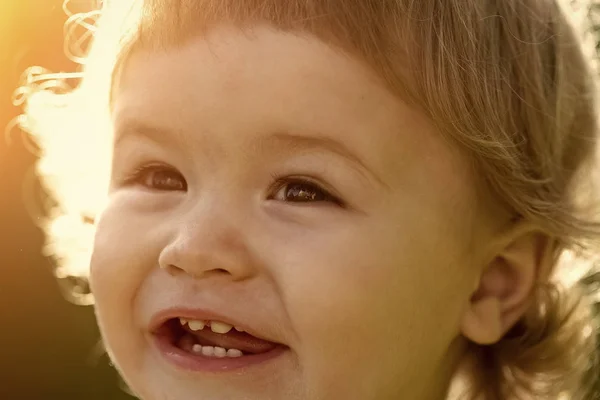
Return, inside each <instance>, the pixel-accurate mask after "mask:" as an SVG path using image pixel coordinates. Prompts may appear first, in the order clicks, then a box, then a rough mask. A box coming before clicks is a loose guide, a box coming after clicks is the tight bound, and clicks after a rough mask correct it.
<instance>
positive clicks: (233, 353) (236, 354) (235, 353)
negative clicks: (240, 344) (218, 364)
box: [227, 349, 244, 358]
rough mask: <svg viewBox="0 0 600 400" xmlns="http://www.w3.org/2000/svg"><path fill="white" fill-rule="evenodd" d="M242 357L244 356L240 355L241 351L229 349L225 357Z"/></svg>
mask: <svg viewBox="0 0 600 400" xmlns="http://www.w3.org/2000/svg"><path fill="white" fill-rule="evenodd" d="M243 355H244V353H242V351H241V350H238V349H229V350H227V357H233V358H235V357H241V356H243Z"/></svg>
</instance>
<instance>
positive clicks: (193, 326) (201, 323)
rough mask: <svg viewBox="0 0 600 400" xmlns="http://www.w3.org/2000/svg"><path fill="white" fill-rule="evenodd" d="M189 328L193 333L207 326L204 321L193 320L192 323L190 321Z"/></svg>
mask: <svg viewBox="0 0 600 400" xmlns="http://www.w3.org/2000/svg"><path fill="white" fill-rule="evenodd" d="M187 323H188V326H189V327H190V329H191V330H193V331H199V330H202V329H204V326H205V325H206V323H205V322H204V321H198V320H192V321H188V322H187Z"/></svg>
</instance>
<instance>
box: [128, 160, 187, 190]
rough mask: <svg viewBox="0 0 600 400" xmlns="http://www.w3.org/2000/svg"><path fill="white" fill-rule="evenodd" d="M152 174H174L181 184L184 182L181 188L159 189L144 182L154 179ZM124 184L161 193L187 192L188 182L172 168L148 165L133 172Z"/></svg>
mask: <svg viewBox="0 0 600 400" xmlns="http://www.w3.org/2000/svg"><path fill="white" fill-rule="evenodd" d="M152 172H162V173H170V174H173V175H175V176H177V178H178V179H180V180H181V182H183V184H182V185H181V187H180V188H175V189H159V188H157V187H156V186H155V185H152V184H148V183H147V182H144V181H145V180H146V179H148V178H150V179H152V176H151V175H150V173H152ZM124 183H125V185H141V186H144V187H145V188H147V189H150V190H158V191H161V192H169V191H186V190H187V182H186V181H185V178H184V177H183V176H182V175H181V174H180V173H179V172H177V170H175V169H174V168H171V167H168V166H166V165H162V164H148V165H144V166H141V167H139V168H137V169H135V170H134V171H133V173H132V174H131V175H130V176H128V177H127V178H126V179H125V181H124Z"/></svg>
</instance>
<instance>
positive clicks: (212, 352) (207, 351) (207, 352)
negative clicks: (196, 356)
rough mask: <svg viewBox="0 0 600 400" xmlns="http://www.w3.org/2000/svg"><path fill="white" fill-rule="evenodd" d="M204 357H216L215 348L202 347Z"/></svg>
mask: <svg viewBox="0 0 600 400" xmlns="http://www.w3.org/2000/svg"><path fill="white" fill-rule="evenodd" d="M202 355H203V356H207V357H211V356H214V355H215V348H214V347H212V346H202Z"/></svg>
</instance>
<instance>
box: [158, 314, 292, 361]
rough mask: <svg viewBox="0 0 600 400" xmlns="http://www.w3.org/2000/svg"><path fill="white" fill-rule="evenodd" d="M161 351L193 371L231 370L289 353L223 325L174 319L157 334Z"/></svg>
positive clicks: (278, 346) (274, 344)
mask: <svg viewBox="0 0 600 400" xmlns="http://www.w3.org/2000/svg"><path fill="white" fill-rule="evenodd" d="M154 336H155V338H156V340H157V343H158V347H159V350H160V351H161V352H162V353H163V355H165V356H166V357H167V358H169V359H170V360H171V361H173V362H175V363H176V364H177V365H179V366H183V367H184V368H186V369H192V370H212V371H218V370H230V369H237V368H240V367H245V366H249V365H253V364H258V363H262V362H265V361H267V360H269V359H271V358H273V357H276V356H278V355H280V354H281V353H283V351H285V350H287V349H288V347H287V346H284V345H281V344H279V343H274V342H270V341H267V340H264V339H260V338H257V337H255V336H253V335H251V334H249V333H247V332H244V331H243V330H242V329H240V328H234V327H233V326H231V325H228V324H226V323H223V322H219V321H200V320H187V319H184V318H171V319H169V320H167V321H166V322H164V323H163V324H162V325H161V326H160V327H159V328H158V329H157V330H156V331H155V332H154Z"/></svg>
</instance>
